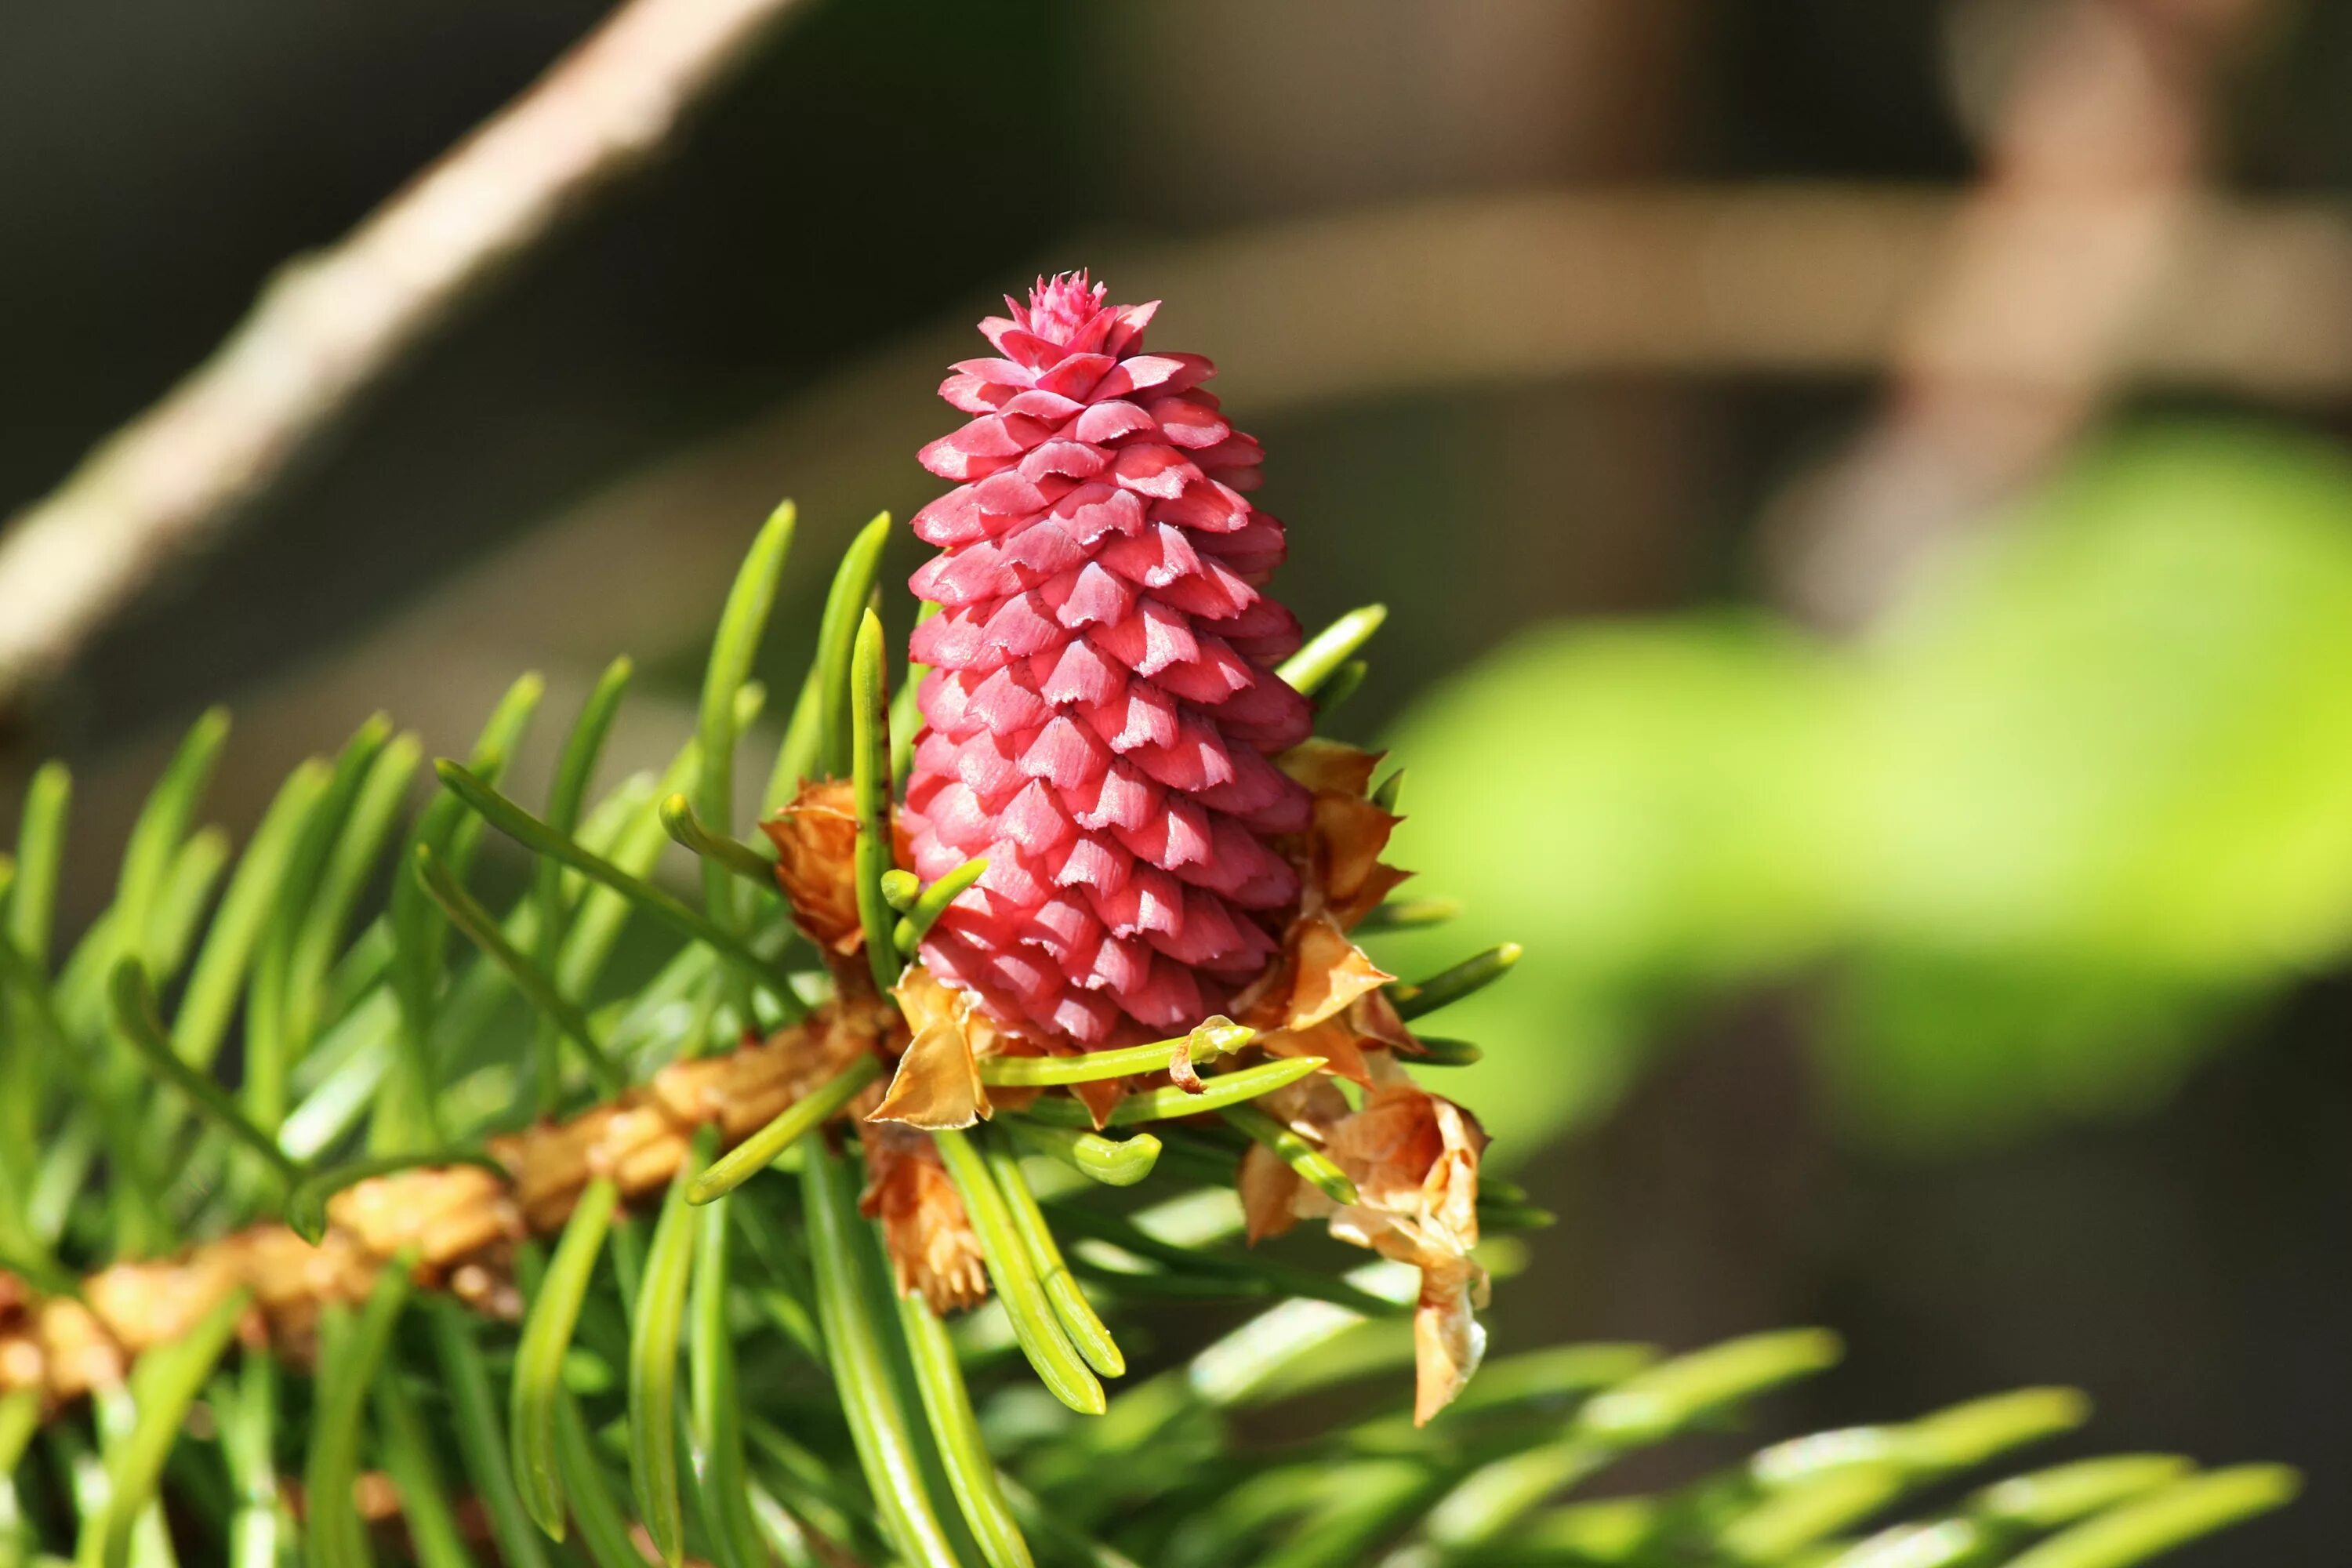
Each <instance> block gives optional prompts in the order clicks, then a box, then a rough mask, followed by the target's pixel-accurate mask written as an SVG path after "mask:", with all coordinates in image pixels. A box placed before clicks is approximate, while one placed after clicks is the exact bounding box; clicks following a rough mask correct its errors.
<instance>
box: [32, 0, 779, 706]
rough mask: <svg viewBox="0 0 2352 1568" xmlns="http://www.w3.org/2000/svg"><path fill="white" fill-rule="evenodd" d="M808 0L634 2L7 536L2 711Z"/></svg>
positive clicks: (277, 286)
mask: <svg viewBox="0 0 2352 1568" xmlns="http://www.w3.org/2000/svg"><path fill="white" fill-rule="evenodd" d="M799 3H800V0H633V3H632V4H630V5H625V6H623V7H622V8H621V9H620V10H619V11H618V12H616V13H615V14H614V16H613V17H612V18H611V19H610V20H609V21H607V22H606V23H605V24H604V26H601V27H599V28H598V29H597V30H596V31H595V32H594V33H593V34H591V35H590V36H589V37H587V38H586V39H584V40H583V42H582V43H581V44H580V45H578V46H577V47H575V48H573V49H572V51H571V52H570V53H569V54H567V55H566V56H565V57H564V58H562V60H560V61H558V62H557V63H556V64H555V66H553V67H552V68H551V69H550V70H549V71H548V72H547V74H546V75H545V76H544V77H543V78H541V79H540V80H539V81H538V82H537V83H536V84H534V85H533V86H532V88H531V89H530V90H529V91H528V92H526V93H525V94H524V95H523V96H522V97H520V99H518V100H515V102H514V103H512V104H511V105H509V107H508V108H507V109H505V110H503V111H501V112H500V113H499V114H498V115H497V116H496V117H495V118H493V119H491V120H490V121H488V122H487V123H486V124H484V125H482V126H481V127H480V128H479V129H478V130H477V131H476V132H473V134H471V135H470V136H468V137H467V139H466V140H465V141H464V142H460V143H459V144H458V145H457V147H456V148H454V149H452V150H451V152H450V153H448V154H447V155H446V157H444V158H443V159H442V160H441V161H440V162H439V163H436V164H435V165H434V166H433V167H432V168H430V169H427V170H426V171H425V173H424V174H421V175H419V176H418V177H417V178H416V179H415V181H414V182H413V183H412V184H409V185H408V186H407V187H406V188H405V189H404V190H403V191H401V192H400V193H399V194H398V195H394V197H392V198H391V199H390V200H389V201H387V202H386V203H385V204H384V205H383V207H381V208H380V209H379V210H378V211H377V212H376V213H375V214H373V216H371V217H369V218H368V220H367V221H366V222H365V223H363V224H362V225H361V226H359V227H358V228H357V229H355V230H354V231H353V232H352V234H351V235H350V236H349V237H347V238H345V239H344V240H343V241H342V242H341V244H339V245H337V246H336V247H333V248H332V249H331V250H328V251H326V252H324V253H322V254H320V255H318V256H315V257H310V258H302V259H299V260H297V261H294V262H292V263H289V265H288V266H286V267H285V268H282V269H281V270H280V271H279V272H278V276H277V277H276V278H275V279H272V280H271V281H270V283H269V285H268V288H267V289H264V290H263V292H262V295H261V297H260V299H259V300H258V301H257V303H256V304H255V306H254V308H253V310H252V313H251V314H250V315H248V316H247V318H246V320H245V321H243V322H242V323H240V324H239V325H238V327H237V329H236V331H235V332H234V333H232V334H231V335H230V337H229V338H228V340H227V341H226V342H224V343H223V344H222V345H221V347H220V348H219V350H218V351H217V352H216V353H214V354H213V355H212V357H211V358H209V359H207V360H206V361H205V363H203V364H202V365H200V366H198V367H197V368H196V369H195V370H194V372H193V373H191V374H189V375H188V377H187V378H186V379H185V380H184V381H182V382H181V383H180V384H178V385H177V386H175V387H174V388H173V390H172V391H171V393H170V394H169V395H166V396H165V397H164V399H163V401H162V402H160V403H158V404H156V405H154V406H153V407H152V408H150V409H149V410H148V411H147V412H146V413H144V414H142V415H141V416H139V417H138V418H137V419H136V420H134V421H133V422H131V424H130V425H128V426H124V427H123V428H122V429H121V430H120V431H119V432H117V433H116V434H115V435H114V436H112V437H110V438H109V439H108V440H107V441H106V442H105V443H104V444H103V445H101V446H100V447H98V448H96V449H95V450H94V451H92V452H91V453H90V454H89V457H88V458H85V459H83V461H82V463H81V465H80V466H79V468H76V469H75V470H74V472H73V473H72V474H71V475H70V476H68V478H67V479H66V480H65V482H64V483H63V484H62V485H60V486H59V487H58V489H57V490H55V491H54V492H53V493H51V494H50V495H49V496H48V497H47V498H46V499H44V500H40V501H37V502H36V503H35V504H33V505H32V506H30V507H28V508H26V510H23V511H21V512H19V513H17V514H16V516H15V517H14V518H13V519H11V520H10V521H9V522H8V524H7V527H6V532H5V536H0V713H5V712H6V711H8V710H10V709H11V708H13V707H15V706H16V704H17V703H18V702H20V701H21V700H22V698H23V696H24V692H25V689H26V686H27V685H28V684H29V683H31V682H34V681H37V680H39V679H42V678H43V677H45V676H47V675H51V674H53V673H55V672H56V671H57V670H58V669H59V668H61V667H62V666H64V665H65V664H66V663H67V662H68V661H69V660H70V659H71V658H73V655H74V653H75V651H76V650H77V648H78V647H79V646H80V644H81V642H82V641H83V639H84V638H86V637H88V636H89V633H90V632H91V631H92V630H93V629H94V628H96V627H97V626H100V624H101V623H102V622H103V621H104V620H105V619H106V618H107V617H108V616H111V615H113V614H115V613H117V612H118V611H119V610H120V609H121V606H122V605H123V604H124V603H125V602H126V601H128V600H129V599H130V598H131V596H132V595H135V594H136V593H138V591H139V590H140V589H141V587H142V586H143V585H144V584H146V583H148V582H149V581H150V580H152V578H153V577H154V576H155V575H156V574H159V573H161V572H162V571H163V570H164V569H165V568H167V567H168V566H169V565H170V564H171V563H172V562H173V560H174V559H175V558H176V557H177V556H178V555H179V553H180V552H184V551H185V550H187V549H189V548H191V547H193V546H194V545H196V544H198V543H200V542H202V541H203V539H204V537H205V534H206V533H207V532H208V531H212V530H214V529H216V528H218V527H219V526H221V524H222V523H223V522H224V521H226V519H227V518H228V517H229V516H231V515H232V514H233V513H234V512H235V511H236V510H237V509H238V508H239V507H240V506H241V505H243V504H245V503H247V502H248V501H250V500H252V499H253V498H254V497H255V496H256V495H257V494H258V493H260V492H261V491H263V490H264V489H267V488H268V486H269V485H270V484H271V483H272V481H273V480H275V479H277V478H278V476H279V475H280V474H281V473H282V472H283V471H285V470H286V469H287V468H289V466H290V465H292V464H294V463H296V462H297V461H299V459H300V458H302V457H303V456H304V455H305V454H306V453H308V452H310V450H312V449H313V448H314V447H315V446H316V445H317V443H318V442H319V441H320V438H321V437H323V436H325V435H326V434H327V432H328V431H329V430H330V429H331V428H332V427H333V426H334V425H335V423H336V421H337V420H338V418H339V417H341V416H342V415H344V414H345V413H346V412H347V411H348V410H349V409H350V407H351V405H352V403H353V402H354V401H355V400H356V399H357V398H359V397H360V396H361V395H363V394H364V393H366V392H367V391H368V390H369V389H370V388H371V387H372V386H373V385H375V384H378V383H379V382H381V381H382V380H383V378H384V377H385V376H387V375H389V374H392V372H394V370H395V369H396V368H398V366H399V365H400V364H401V363H403V361H404V360H405V359H406V358H407V357H408V355H409V354H410V353H412V352H413V351H414V350H415V348H416V347H417V345H418V344H419V343H421V342H424V341H425V340H426V339H427V338H429V337H430V336H431V335H432V334H434V333H435V332H436V331H441V330H443V329H445V328H446V327H447V326H448V325H449V324H450V323H451V322H452V321H454V320H455V319H456V317H457V314H458V312H459V311H460V310H461V309H462V308H463V307H464V306H465V305H466V304H467V302H468V301H470V300H474V299H476V298H478V296H479V295H480V294H481V293H482V292H483V291H484V290H485V289H487V288H488V286H489V285H490V284H491V283H493V282H494V281H495V280H496V279H498V277H499V275H500V274H501V273H502V272H503V271H504V270H505V269H506V268H508V267H509V266H510V265H511V264H512V263H513V262H514V261H515V260H516V259H517V258H519V257H520V256H521V255H523V254H524V253H525V252H527V251H528V250H530V248H531V247H533V246H535V245H537V244H539V243H541V241H542V240H543V239H544V238H545V237H547V236H548V235H549V234H550V233H551V232H552V231H554V230H555V229H556V228H557V227H558V226H560V225H561V223H562V220H563V219H564V218H566V217H567V216H570V215H572V213H574V212H576V211H577V210H578V209H579V208H580V207H581V206H583V205H584V204H586V203H588V202H590V201H592V200H593V199H594V198H595V197H596V196H597V195H599V194H600V193H601V192H603V191H604V190H605V189H606V188H608V187H609V186H610V185H611V184H613V183H614V181H615V180H616V179H618V178H619V177H620V176H622V175H624V174H627V173H628V172H629V171H631V170H633V169H635V167H637V166H638V165H639V164H641V163H644V162H646V159H648V158H650V157H651V156H653V155H654V154H655V153H656V152H658V151H659V150H660V149H661V148H662V147H663V146H664V145H665V144H666V143H667V142H668V141H669V140H670V138H671V136H672V135H673V134H674V133H675V132H676V131H677V127H678V125H679V123H680V121H681V120H682V119H683V118H684V116H685V114H686V112H687V111H688V110H689V109H690V108H691V107H692V106H693V105H694V104H695V102H696V101H697V100H698V99H700V98H702V97H703V96H704V95H706V94H707V93H708V92H709V90H710V89H712V88H713V87H714V86H715V85H716V84H718V83H719V82H720V81H722V80H724V79H726V78H727V76H728V75H729V74H730V71H732V70H733V69H735V68H739V67H740V64H741V63H742V62H743V61H744V59H745V58H747V57H748V56H750V55H751V53H752V52H753V51H754V50H755V49H756V48H757V47H758V46H759V45H760V43H761V41H762V40H763V39H764V38H765V37H768V35H769V34H770V33H771V32H772V30H773V29H774V28H775V27H776V26H778V25H779V24H780V23H781V22H782V20H783V19H784V18H785V17H786V16H788V15H789V14H790V13H791V12H792V11H793V9H795V7H796V5H798V4H799Z"/></svg>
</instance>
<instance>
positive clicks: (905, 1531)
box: [801, 1144, 959, 1568]
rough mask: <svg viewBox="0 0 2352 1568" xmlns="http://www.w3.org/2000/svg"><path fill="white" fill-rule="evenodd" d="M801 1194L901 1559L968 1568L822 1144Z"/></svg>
mask: <svg viewBox="0 0 2352 1568" xmlns="http://www.w3.org/2000/svg"><path fill="white" fill-rule="evenodd" d="M801 1194H802V1200H803V1209H804V1210H805V1212H806V1215H807V1223H808V1241H809V1258H810V1261H811V1262H812V1263H813V1264H814V1268H815V1274H816V1295H817V1311H818V1315H819V1317H820V1319H821V1320H822V1321H823V1325H824V1343H825V1352H826V1356H827V1359H828V1361H829V1362H830V1363H831V1365H832V1370H833V1382H834V1387H835V1390H836V1391H837V1392H838V1393H839V1394H840V1396H841V1407H842V1414H843V1415H845V1416H846V1417H847V1419H848V1422H849V1435H850V1437H851V1440H852V1441H853V1443H854V1444H855V1446H856V1449H857V1459H858V1465H859V1468H861V1469H862V1470H864V1472H865V1475H866V1488H867V1489H868V1490H870V1491H871V1492H872V1493H873V1494H874V1500H875V1504H876V1506H877V1508H878V1509H879V1510H880V1511H881V1515H882V1522H883V1526H884V1528H885V1530H886V1531H887V1532H888V1534H889V1536H890V1540H891V1542H892V1544H893V1545H895V1546H896V1547H897V1548H898V1554H899V1555H900V1556H901V1557H904V1558H905V1559H907V1560H908V1562H909V1563H913V1564H915V1565H916V1568H959V1564H958V1563H957V1562H956V1553H955V1549H954V1547H953V1546H952V1545H951V1544H950V1542H949V1540H948V1536H947V1532H946V1531H945V1530H944V1529H942V1528H941V1526H940V1519H939V1515H938V1513H937V1512H936V1511H935V1510H933V1508H932V1506H931V1500H930V1494H929V1489H928V1488H927V1487H926V1486H925V1485H924V1482H923V1462H922V1457H921V1454H920V1452H919V1450H918V1448H917V1447H916V1446H915V1436H914V1433H913V1430H912V1429H911V1428H910V1426H908V1421H907V1414H906V1411H905V1410H904V1409H903V1408H902V1407H901V1406H900V1405H899V1402H898V1397H897V1396H896V1394H895V1393H894V1390H895V1389H896V1387H897V1378H896V1376H895V1375H894V1374H893V1373H892V1372H891V1369H890V1367H889V1365H888V1363H887V1361H886V1359H885V1358H884V1355H883V1349H882V1344H881V1342H880V1340H879V1338H878V1337H877V1332H876V1326H875V1321H874V1318H873V1316H872V1314H870V1313H869V1312H868V1311H867V1310H866V1303H867V1300H869V1298H870V1296H871V1291H870V1289H869V1288H868V1287H867V1285H866V1279H865V1266H864V1264H863V1263H862V1262H861V1261H860V1260H859V1258H858V1254H857V1248H856V1245H855V1242H854V1240H853V1238H852V1236H851V1227H852V1226H855V1225H856V1224H858V1223H859V1221H858V1217H857V1204H856V1195H855V1194H853V1193H852V1192H851V1191H850V1188H849V1184H847V1183H846V1182H845V1181H844V1180H843V1179H842V1173H841V1169H840V1164H839V1162H838V1161H836V1160H835V1157H834V1155H833V1153H832V1152H831V1151H830V1150H828V1149H826V1148H824V1146H823V1145H822V1144H811V1145H810V1146H809V1149H808V1152H807V1157H806V1158H805V1159H803V1161H802V1162H801Z"/></svg>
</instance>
